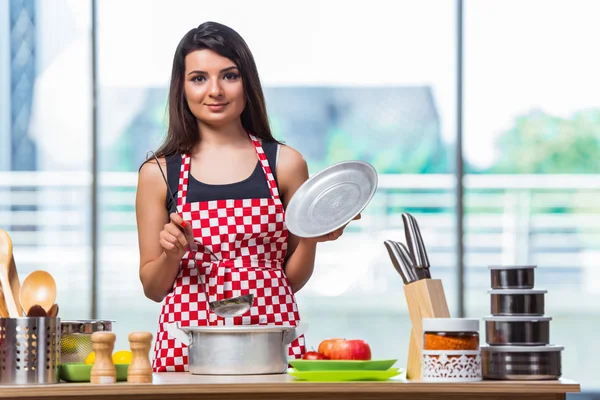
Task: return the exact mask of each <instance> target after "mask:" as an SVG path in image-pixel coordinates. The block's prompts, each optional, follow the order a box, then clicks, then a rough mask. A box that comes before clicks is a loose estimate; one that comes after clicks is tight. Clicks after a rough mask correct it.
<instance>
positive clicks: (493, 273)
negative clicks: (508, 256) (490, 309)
mask: <svg viewBox="0 0 600 400" xmlns="http://www.w3.org/2000/svg"><path fill="white" fill-rule="evenodd" d="M488 268H489V270H490V277H491V280H492V289H533V286H534V269H535V268H536V266H535V265H491V266H489V267H488Z"/></svg>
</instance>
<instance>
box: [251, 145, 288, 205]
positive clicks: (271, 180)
mask: <svg viewBox="0 0 600 400" xmlns="http://www.w3.org/2000/svg"><path fill="white" fill-rule="evenodd" d="M248 136H250V139H251V140H252V143H254V149H255V150H256V155H257V156H258V159H259V161H260V165H261V166H262V169H263V172H264V173H265V176H266V177H267V185H268V186H269V190H270V191H271V197H272V198H273V200H274V201H275V203H276V204H278V205H279V204H281V199H280V198H279V190H278V189H277V182H276V181H275V177H274V176H273V173H272V172H271V166H270V165H269V159H268V158H267V155H266V154H265V151H264V150H263V148H262V145H261V144H260V142H259V141H258V139H257V138H256V136H254V135H253V134H251V133H248Z"/></svg>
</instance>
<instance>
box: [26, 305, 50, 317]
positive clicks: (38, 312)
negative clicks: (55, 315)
mask: <svg viewBox="0 0 600 400" xmlns="http://www.w3.org/2000/svg"><path fill="white" fill-rule="evenodd" d="M27 316H28V317H34V318H43V317H46V316H48V314H47V313H46V310H44V307H42V306H40V305H39V304H35V305H33V306H31V308H30V309H29V311H27Z"/></svg>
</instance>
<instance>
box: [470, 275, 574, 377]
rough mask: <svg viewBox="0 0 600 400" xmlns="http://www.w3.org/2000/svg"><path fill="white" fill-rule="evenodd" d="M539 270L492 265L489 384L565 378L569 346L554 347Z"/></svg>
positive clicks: (486, 358)
mask: <svg viewBox="0 0 600 400" xmlns="http://www.w3.org/2000/svg"><path fill="white" fill-rule="evenodd" d="M535 268H536V266H535V265H502V266H490V267H489V270H490V277H491V287H492V290H490V291H489V294H490V300H491V307H490V309H491V316H489V317H484V318H483V320H484V322H485V331H486V333H485V339H486V343H487V346H481V362H482V366H481V367H482V375H483V379H501V380H548V379H558V378H560V376H561V373H562V372H561V354H562V353H561V352H562V350H563V347H561V346H556V345H552V344H550V321H551V320H552V317H549V316H546V315H545V298H546V294H547V290H540V289H534V282H535V279H534V278H535Z"/></svg>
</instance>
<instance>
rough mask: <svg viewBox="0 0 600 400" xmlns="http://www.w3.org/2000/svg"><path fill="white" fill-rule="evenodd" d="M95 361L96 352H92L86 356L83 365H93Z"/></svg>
mask: <svg viewBox="0 0 600 400" xmlns="http://www.w3.org/2000/svg"><path fill="white" fill-rule="evenodd" d="M95 360H96V352H95V351H92V352H91V353H90V354H88V356H87V357H86V358H85V361H84V363H85V364H93V363H94V361H95Z"/></svg>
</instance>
